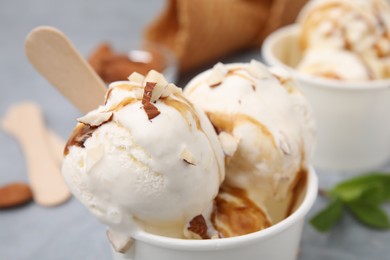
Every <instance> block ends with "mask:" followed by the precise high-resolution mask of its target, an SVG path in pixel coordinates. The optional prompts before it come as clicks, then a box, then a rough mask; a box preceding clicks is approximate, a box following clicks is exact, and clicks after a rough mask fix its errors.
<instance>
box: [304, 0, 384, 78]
mask: <svg viewBox="0 0 390 260" xmlns="http://www.w3.org/2000/svg"><path fill="white" fill-rule="evenodd" d="M298 22H299V23H300V25H301V32H300V42H301V46H302V48H303V50H304V58H303V61H302V63H303V64H300V65H299V66H298V69H299V70H301V71H304V72H308V73H311V74H315V75H320V76H324V77H331V78H336V79H340V80H352V81H353V80H355V81H358V80H373V79H383V78H389V77H390V5H389V4H388V3H387V1H385V0H315V1H310V3H308V4H307V5H306V6H305V8H303V9H302V11H301V13H300V15H299V17H298ZM326 55H329V57H328V58H326V57H325V56H326ZM337 61H339V64H338V65H335V63H337ZM318 63H328V65H323V66H319V65H318ZM354 63H355V65H354ZM350 65H351V66H350ZM310 67H311V68H310Z"/></svg>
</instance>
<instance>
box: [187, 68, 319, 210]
mask: <svg viewBox="0 0 390 260" xmlns="http://www.w3.org/2000/svg"><path fill="white" fill-rule="evenodd" d="M185 94H186V95H187V97H188V98H189V99H190V100H191V101H192V102H193V103H195V104H197V105H199V106H200V107H201V108H202V109H203V110H204V111H205V112H206V114H207V115H208V117H209V118H210V120H211V122H212V123H213V125H214V127H215V129H217V132H218V137H219V140H220V142H221V145H222V148H223V150H224V152H225V155H226V156H227V157H226V164H225V167H226V181H225V182H224V185H226V186H228V187H235V188H240V189H244V190H245V191H247V192H248V196H249V197H250V198H251V199H253V200H254V201H256V203H257V204H258V205H259V206H260V207H262V208H263V209H264V210H267V209H266V206H265V204H264V203H265V202H264V201H265V200H267V199H275V200H285V199H286V198H287V197H288V195H289V192H290V191H291V189H292V188H293V187H294V185H295V183H296V182H297V179H298V178H300V174H299V173H300V172H301V170H302V169H303V168H305V167H306V166H307V164H308V161H309V158H310V156H311V153H312V146H313V143H314V140H313V139H314V135H315V133H314V132H315V130H314V122H313V118H312V116H311V112H310V108H309V105H308V103H307V101H306V99H305V98H304V97H303V95H302V94H301V92H300V91H299V90H298V89H297V88H296V87H295V85H294V84H293V82H292V81H291V79H290V78H288V77H287V76H286V75H285V74H284V73H283V72H280V71H276V70H275V71H273V72H271V71H270V70H269V69H268V68H266V67H265V66H264V65H262V64H261V63H259V62H257V61H252V62H251V63H250V64H230V65H223V64H220V63H219V64H217V65H216V66H215V67H214V68H213V69H211V70H208V71H206V72H204V73H201V74H200V75H198V76H197V77H195V78H194V79H193V80H192V81H190V82H189V84H188V85H187V87H186V88H185ZM225 197H226V196H225ZM229 197H231V196H229ZM235 201H237V200H235Z"/></svg>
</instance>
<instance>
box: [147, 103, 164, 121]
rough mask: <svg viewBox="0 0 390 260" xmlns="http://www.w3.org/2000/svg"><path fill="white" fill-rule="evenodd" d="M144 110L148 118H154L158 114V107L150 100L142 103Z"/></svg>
mask: <svg viewBox="0 0 390 260" xmlns="http://www.w3.org/2000/svg"><path fill="white" fill-rule="evenodd" d="M144 110H145V112H146V115H147V116H148V119H149V120H152V119H153V118H155V117H156V116H158V115H159V114H160V111H159V110H158V108H157V107H156V106H155V105H153V104H152V103H150V102H147V103H145V104H144Z"/></svg>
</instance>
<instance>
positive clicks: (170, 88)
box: [161, 83, 183, 98]
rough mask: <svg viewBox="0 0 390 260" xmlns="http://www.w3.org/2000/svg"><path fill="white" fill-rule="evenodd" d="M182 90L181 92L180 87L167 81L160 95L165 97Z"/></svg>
mask: <svg viewBox="0 0 390 260" xmlns="http://www.w3.org/2000/svg"><path fill="white" fill-rule="evenodd" d="M182 92H183V90H182V89H181V88H178V87H176V85H175V84H173V83H169V84H168V85H167V86H166V87H165V88H164V91H163V92H162V94H161V97H162V98H165V97H168V96H170V95H171V94H178V93H182Z"/></svg>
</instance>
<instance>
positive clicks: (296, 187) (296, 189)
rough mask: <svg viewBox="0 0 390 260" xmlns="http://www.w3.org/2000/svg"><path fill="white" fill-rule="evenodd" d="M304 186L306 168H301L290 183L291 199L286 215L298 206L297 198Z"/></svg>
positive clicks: (305, 182)
mask: <svg viewBox="0 0 390 260" xmlns="http://www.w3.org/2000/svg"><path fill="white" fill-rule="evenodd" d="M306 186H307V170H306V169H304V168H301V170H300V171H299V172H298V174H297V175H296V177H295V179H294V181H293V183H292V184H291V188H292V199H291V202H290V205H289V207H288V210H287V215H286V217H288V216H290V215H291V214H292V213H294V209H295V208H296V207H297V206H298V203H299V202H300V201H298V199H299V197H300V195H301V193H302V192H303V191H304V190H305V188H306Z"/></svg>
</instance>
